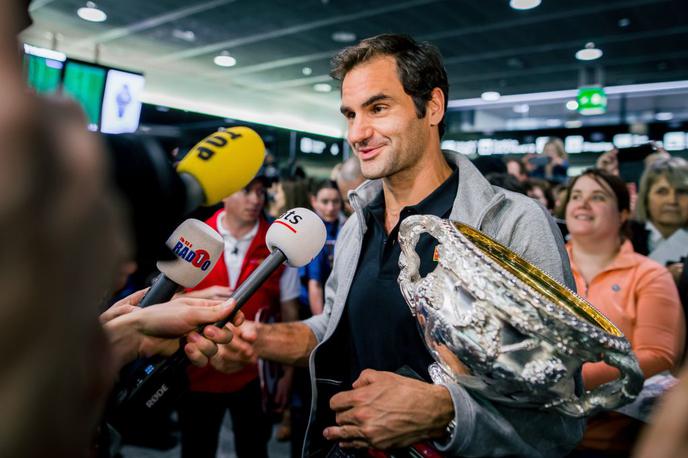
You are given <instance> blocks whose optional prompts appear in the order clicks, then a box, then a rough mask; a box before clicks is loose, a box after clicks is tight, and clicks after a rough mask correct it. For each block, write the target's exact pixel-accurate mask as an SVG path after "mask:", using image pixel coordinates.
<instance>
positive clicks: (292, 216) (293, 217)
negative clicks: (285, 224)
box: [280, 210, 303, 224]
mask: <svg viewBox="0 0 688 458" xmlns="http://www.w3.org/2000/svg"><path fill="white" fill-rule="evenodd" d="M280 219H285V220H287V221H289V222H290V223H291V224H299V221H301V220H302V219H303V216H301V215H299V214H298V213H297V212H296V211H295V210H289V211H288V212H287V213H285V214H284V215H282V216H280Z"/></svg>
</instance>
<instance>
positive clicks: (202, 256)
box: [172, 237, 211, 272]
mask: <svg viewBox="0 0 688 458" xmlns="http://www.w3.org/2000/svg"><path fill="white" fill-rule="evenodd" d="M191 247H192V244H191V243H190V242H189V241H187V240H185V239H184V237H180V238H179V241H178V242H177V243H176V245H174V248H172V252H173V253H174V254H176V255H177V256H179V258H180V259H183V260H184V261H186V262H189V263H191V265H192V266H194V267H196V268H198V269H201V270H202V271H203V272H205V271H206V270H208V268H209V267H210V264H211V262H210V253H208V252H207V251H205V250H196V251H194V250H192V249H191Z"/></svg>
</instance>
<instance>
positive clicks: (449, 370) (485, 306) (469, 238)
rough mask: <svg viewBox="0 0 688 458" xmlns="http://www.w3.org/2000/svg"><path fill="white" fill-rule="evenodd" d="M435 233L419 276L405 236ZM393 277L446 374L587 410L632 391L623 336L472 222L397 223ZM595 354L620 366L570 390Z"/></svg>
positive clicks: (630, 359) (494, 390) (523, 398)
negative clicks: (431, 260)
mask: <svg viewBox="0 0 688 458" xmlns="http://www.w3.org/2000/svg"><path fill="white" fill-rule="evenodd" d="M423 233H428V234H429V235H430V236H432V237H434V238H435V239H437V240H438V242H439V245H438V247H437V252H438V254H439V259H438V265H437V267H436V268H435V270H434V271H432V272H430V273H429V274H428V275H426V276H425V277H423V278H421V276H420V273H419V267H420V259H419V257H418V255H417V254H416V252H415V246H416V244H417V243H418V240H419V237H420V235H421V234H423ZM399 242H400V246H401V250H402V254H401V256H400V258H399V265H400V267H401V273H400V275H399V285H400V287H401V291H402V294H403V296H404V298H405V300H406V302H407V304H408V305H409V307H410V308H411V312H412V313H413V314H414V315H415V316H416V318H417V321H418V324H419V326H420V329H421V332H422V335H423V338H424V340H425V343H426V345H427V347H428V350H429V351H430V353H431V354H432V356H433V358H434V359H435V361H436V362H437V365H433V366H434V367H432V368H431V370H430V373H431V376H432V377H433V380H435V382H448V381H455V382H458V383H460V384H462V385H464V386H465V387H466V388H468V389H470V390H472V391H475V392H477V393H480V394H482V395H483V396H485V397H487V398H489V399H492V400H495V401H499V402H504V403H507V404H513V405H521V406H529V407H539V408H546V409H556V410H558V411H560V412H562V413H565V414H567V415H571V416H576V417H580V416H585V415H590V414H592V413H594V412H596V411H598V410H601V409H613V408H616V407H618V406H620V405H622V404H625V403H628V402H630V401H632V400H633V399H634V398H635V397H636V396H637V394H638V392H639V391H640V389H641V388H642V384H643V377H642V372H641V371H640V368H639V366H638V362H637V359H636V358H635V356H634V355H633V352H632V351H631V347H630V344H629V342H628V340H626V338H625V337H624V336H623V334H622V333H621V331H619V329H618V328H617V327H616V326H614V324H612V323H611V322H610V321H609V320H608V319H607V317H605V316H604V315H603V314H602V313H600V312H599V311H598V310H597V309H595V307H593V306H592V305H591V304H590V303H589V302H587V301H586V300H585V299H583V298H582V297H580V296H578V295H577V294H575V293H574V292H573V291H571V290H570V289H569V288H567V287H566V286H564V285H562V284H561V283H559V282H558V281H556V280H555V279H553V278H552V277H551V276H550V275H548V274H547V273H545V272H544V271H542V270H541V269H539V268H537V267H535V266H534V265H533V264H531V263H530V262H528V261H526V260H525V259H523V258H522V257H521V256H519V255H518V254H516V253H514V252H513V251H512V250H510V249H509V248H507V247H505V246H504V245H502V244H501V243H499V242H497V241H495V240H493V239H492V238H490V237H488V236H487V235H485V234H483V233H482V232H480V231H478V230H476V229H474V228H472V227H470V226H468V225H465V224H462V223H458V222H452V221H447V220H443V219H441V218H438V217H434V216H425V215H416V216H411V217H408V218H406V219H405V220H404V221H403V222H402V224H401V227H400V230H399ZM597 361H604V362H605V363H607V364H609V365H611V366H614V367H616V368H618V369H619V371H620V373H621V376H620V377H619V378H618V379H617V380H615V381H612V382H610V383H607V384H604V385H602V386H600V387H598V388H596V389H594V390H592V391H588V392H586V393H584V394H582V395H581V396H577V394H576V392H575V391H576V389H575V383H574V374H576V373H577V372H578V371H579V369H580V368H581V366H582V364H583V363H585V362H597Z"/></svg>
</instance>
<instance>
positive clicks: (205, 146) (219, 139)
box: [196, 130, 241, 161]
mask: <svg viewBox="0 0 688 458" xmlns="http://www.w3.org/2000/svg"><path fill="white" fill-rule="evenodd" d="M224 133H226V134H228V135H229V137H230V139H231V140H236V139H238V138H241V134H237V133H236V132H232V131H231V130H227V131H225V132H224ZM227 143H228V142H227V139H226V138H225V137H224V136H222V135H213V136H211V137H208V138H206V139H205V140H203V143H201V144H200V145H199V146H198V148H196V149H197V151H198V158H199V159H203V160H204V161H207V160H209V159H211V158H212V157H213V156H214V155H215V148H222V147H223V146H226V145H227Z"/></svg>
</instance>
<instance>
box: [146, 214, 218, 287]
mask: <svg viewBox="0 0 688 458" xmlns="http://www.w3.org/2000/svg"><path fill="white" fill-rule="evenodd" d="M166 244H167V247H168V248H169V249H170V250H171V251H172V253H173V254H174V255H176V259H174V260H173V261H158V264H157V266H158V270H160V272H162V273H164V274H165V275H166V276H167V278H169V279H170V280H172V281H173V282H175V283H177V284H178V285H180V286H183V287H184V288H193V287H195V286H196V285H198V284H199V283H200V282H201V280H203V279H204V278H205V277H206V275H208V274H209V273H210V271H211V270H213V267H215V264H216V263H217V261H218V260H219V259H220V257H221V255H222V252H223V250H224V241H223V240H222V236H220V234H218V233H217V232H216V231H215V230H213V228H211V227H210V226H208V225H207V224H205V223H204V222H202V221H199V220H197V219H187V220H186V221H184V222H183V223H182V224H180V225H179V227H177V229H175V231H174V232H173V233H172V235H171V236H170V237H169V238H168V239H167V243H166Z"/></svg>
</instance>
